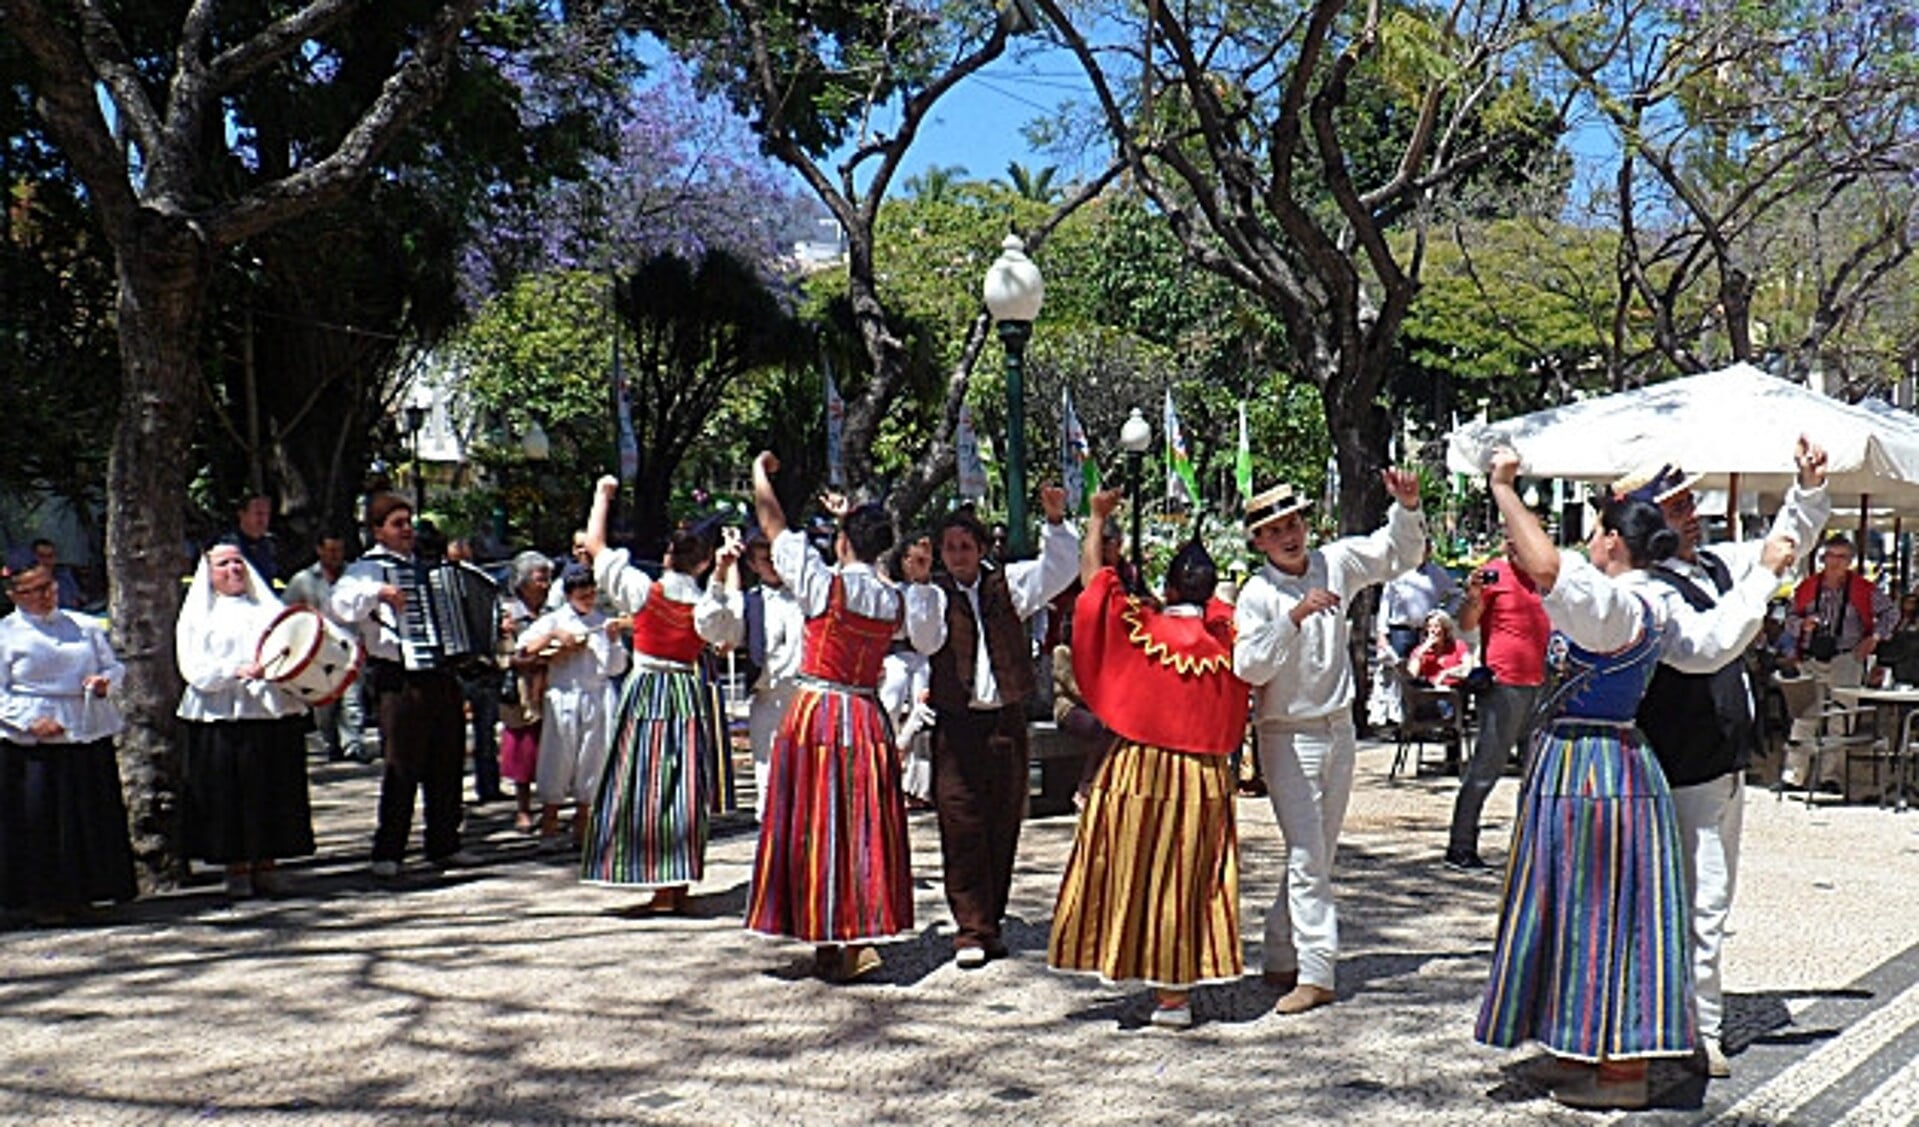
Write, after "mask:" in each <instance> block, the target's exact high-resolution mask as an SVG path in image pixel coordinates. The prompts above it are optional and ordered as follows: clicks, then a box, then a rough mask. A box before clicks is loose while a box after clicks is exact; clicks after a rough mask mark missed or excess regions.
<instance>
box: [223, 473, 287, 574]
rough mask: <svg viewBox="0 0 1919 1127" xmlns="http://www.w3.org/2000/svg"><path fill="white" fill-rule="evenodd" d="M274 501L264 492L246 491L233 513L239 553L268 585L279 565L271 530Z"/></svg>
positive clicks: (276, 572) (278, 569) (278, 572)
mask: <svg viewBox="0 0 1919 1127" xmlns="http://www.w3.org/2000/svg"><path fill="white" fill-rule="evenodd" d="M272 521H273V501H272V499H271V498H269V497H267V496H266V494H264V493H253V494H249V495H248V497H247V499H246V500H244V501H242V502H240V507H239V509H238V510H236V511H235V513H234V522H233V523H234V529H235V535H234V539H235V540H236V541H237V542H238V543H239V545H240V554H241V555H243V556H245V557H246V558H247V563H249V564H251V565H253V570H254V571H256V572H258V573H259V575H260V578H262V579H264V580H266V581H267V583H268V584H269V585H270V584H272V583H273V582H274V581H276V580H278V579H279V578H280V565H279V563H278V562H277V561H276V559H275V555H276V553H275V551H274V546H273V532H272V531H271V529H270V527H269V526H270V525H271V524H272Z"/></svg>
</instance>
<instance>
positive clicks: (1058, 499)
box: [1039, 482, 1066, 524]
mask: <svg viewBox="0 0 1919 1127" xmlns="http://www.w3.org/2000/svg"><path fill="white" fill-rule="evenodd" d="M1039 507H1040V509H1041V510H1042V511H1043V512H1045V514H1046V520H1047V523H1049V524H1058V523H1059V522H1060V521H1063V520H1065V519H1066V490H1064V489H1061V488H1060V487H1059V486H1057V485H1054V484H1053V483H1051V482H1047V483H1046V484H1045V485H1044V486H1042V487H1041V488H1040V491H1039Z"/></svg>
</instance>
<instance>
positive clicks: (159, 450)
mask: <svg viewBox="0 0 1919 1127" xmlns="http://www.w3.org/2000/svg"><path fill="white" fill-rule="evenodd" d="M207 270H208V258H207V255H206V252H205V250H204V248H203V247H202V246H201V245H200V244H199V241H198V240H197V239H196V238H195V237H194V235H193V234H192V233H191V232H190V231H189V230H188V229H187V227H186V226H185V225H184V224H179V223H169V222H168V221H166V220H163V219H160V218H158V217H156V216H154V215H153V214H152V213H151V212H148V213H147V214H146V215H145V216H144V217H143V220H142V230H141V231H140V233H139V234H138V236H137V237H136V238H135V240H134V242H133V245H130V246H125V247H122V248H120V250H119V255H118V271H119V289H120V292H119V305H118V311H119V340H120V363H121V370H122V376H123V378H122V390H121V399H120V417H119V421H118V423H117V424H116V427H115V431H114V440H113V451H112V455H111V457H110V458H109V460H108V465H107V579H108V584H109V587H110V589H111V594H112V601H111V603H110V604H109V614H110V616H111V619H112V624H113V640H114V648H115V650H116V652H118V654H119V655H120V659H121V661H123V662H125V663H126V668H127V673H126V682H125V685H124V686H123V687H122V689H121V691H120V693H119V698H120V700H119V703H120V708H121V711H122V712H123V713H124V714H125V716H126V720H127V728H126V731H125V732H124V733H123V734H122V735H121V737H120V743H119V758H120V774H121V779H122V780H123V782H124V785H125V788H126V798H127V814H128V820H129V824H130V828H131V831H132V838H133V852H134V857H135V860H136V863H137V865H138V867H139V876H140V884H141V887H142V888H143V889H144V890H146V891H153V890H156V889H161V888H168V887H171V886H173V885H174V884H175V883H176V882H177V881H178V879H179V878H180V876H181V875H182V873H183V871H184V869H183V865H182V862H181V858H180V856H179V801H178V799H179V781H180V769H179V763H180V760H179V750H178V748H179V744H178V739H177V725H176V722H175V720H174V715H173V713H174V709H175V707H176V706H177V705H178V704H179V700H180V673H179V668H178V665H177V663H176V662H175V660H174V652H173V627H174V620H175V618H176V617H177V616H178V613H179V607H180V596H181V591H180V576H181V574H182V568H183V567H186V566H188V565H189V560H188V559H187V556H186V553H185V551H184V549H183V543H184V539H185V527H184V522H183V520H182V512H183V509H184V507H185V502H186V493H187V478H188V472H189V469H190V465H191V460H190V459H189V458H187V457H185V456H184V452H185V451H187V450H188V449H189V448H190V447H191V445H192V441H193V419H194V406H195V403H196V390H197V388H198V371H197V361H196V359H195V354H194V345H195V342H196V341H197V340H198V338H199V327H200V314H201V305H202V301H203V298H204V295H205V282H206V277H207Z"/></svg>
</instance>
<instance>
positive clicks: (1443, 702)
mask: <svg viewBox="0 0 1919 1127" xmlns="http://www.w3.org/2000/svg"><path fill="white" fill-rule="evenodd" d="M1387 668H1389V669H1390V670H1391V671H1392V674H1391V675H1392V677H1393V680H1394V682H1395V683H1396V684H1397V685H1398V686H1399V701H1400V716H1399V729H1398V747H1397V748H1396V749H1395V750H1394V753H1393V765H1392V768H1391V769H1390V770H1388V771H1387V772H1386V777H1387V778H1389V779H1392V778H1397V777H1398V776H1399V772H1400V771H1401V770H1402V769H1404V768H1405V766H1406V756H1407V752H1408V751H1409V750H1410V751H1411V753H1412V760H1413V767H1412V771H1413V777H1414V778H1417V777H1418V776H1419V774H1420V773H1421V772H1422V771H1423V770H1424V769H1425V767H1426V761H1425V755H1424V753H1425V748H1426V745H1427V744H1428V743H1437V744H1438V745H1439V746H1440V748H1441V749H1442V750H1443V752H1444V755H1445V758H1444V759H1443V760H1441V762H1440V766H1444V765H1445V764H1448V763H1452V764H1457V763H1459V761H1460V755H1461V749H1463V748H1464V747H1465V746H1466V729H1467V726H1468V721H1467V710H1468V708H1469V707H1470V701H1471V698H1470V696H1469V695H1468V694H1467V693H1466V691H1465V690H1464V689H1462V688H1460V687H1459V686H1457V685H1454V686H1438V685H1432V684H1428V683H1427V682H1424V681H1421V680H1419V679H1418V678H1416V677H1414V676H1412V675H1411V674H1410V673H1408V672H1407V671H1406V667H1405V665H1404V664H1401V663H1397V662H1396V663H1394V664H1392V665H1390V666H1388V667H1387Z"/></svg>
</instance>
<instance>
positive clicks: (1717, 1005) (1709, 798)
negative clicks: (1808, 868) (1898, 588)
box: [1612, 436, 1832, 1076]
mask: <svg viewBox="0 0 1919 1127" xmlns="http://www.w3.org/2000/svg"><path fill="white" fill-rule="evenodd" d="M1794 461H1795V463H1796V464H1797V465H1798V470H1799V476H1798V481H1797V483H1796V484H1795V485H1794V486H1793V487H1792V488H1791V489H1789V490H1788V491H1787V492H1786V499H1785V503H1784V504H1783V505H1781V506H1780V509H1779V515H1778V516H1776V517H1774V518H1773V523H1772V535H1773V536H1786V537H1790V538H1791V539H1792V541H1793V543H1794V544H1795V545H1796V546H1797V553H1798V557H1799V560H1803V559H1804V558H1805V554H1806V552H1807V551H1809V550H1810V549H1811V547H1812V545H1813V543H1814V542H1815V541H1816V540H1817V539H1818V537H1819V530H1820V529H1821V528H1822V527H1824V526H1825V523H1826V518H1827V517H1829V516H1831V515H1832V500H1831V498H1829V497H1828V496H1827V494H1826V452H1825V451H1824V450H1821V449H1820V448H1819V447H1817V446H1814V445H1813V444H1812V443H1811V442H1809V441H1808V440H1807V439H1806V438H1805V437H1803V436H1802V437H1801V438H1800V439H1799V444H1798V448H1797V449H1796V450H1795V451H1794ZM1698 480H1699V479H1698V477H1696V476H1688V475H1687V474H1686V473H1685V471H1684V470H1682V469H1680V468H1679V466H1678V464H1677V463H1664V464H1661V465H1656V466H1648V467H1643V468H1641V469H1640V470H1637V471H1635V472H1633V473H1630V474H1628V475H1626V476H1625V477H1623V478H1620V479H1619V480H1618V481H1615V482H1613V484H1612V494H1613V496H1615V497H1638V498H1640V499H1642V500H1646V501H1651V502H1652V503H1653V504H1656V505H1658V506H1659V508H1660V510H1661V511H1662V512H1664V513H1665V515H1666V525H1667V527H1669V528H1671V529H1672V530H1673V531H1674V532H1676V533H1678V534H1679V551H1678V552H1677V553H1675V554H1674V555H1673V556H1672V557H1670V558H1668V559H1665V560H1661V561H1660V562H1659V563H1657V564H1655V565H1654V566H1653V567H1651V568H1649V569H1647V574H1648V575H1649V576H1650V577H1652V578H1653V579H1656V580H1659V581H1660V582H1661V583H1662V584H1663V585H1664V586H1665V588H1666V589H1667V591H1668V596H1667V598H1668V601H1669V602H1670V603H1672V605H1673V609H1674V611H1675V612H1677V611H1678V609H1679V605H1680V604H1682V603H1683V604H1684V605H1686V606H1689V607H1691V608H1692V609H1693V610H1695V611H1702V612H1703V611H1708V610H1711V609H1712V608H1713V607H1714V606H1716V605H1717V604H1718V602H1719V600H1720V598H1721V597H1722V596H1724V595H1725V593H1726V592H1727V591H1730V590H1732V589H1733V587H1734V586H1735V585H1738V584H1741V583H1743V582H1744V581H1745V580H1746V578H1747V577H1748V576H1750V575H1752V574H1753V572H1754V571H1756V570H1757V569H1759V568H1760V567H1761V566H1762V565H1761V563H1760V553H1761V551H1762V550H1763V549H1764V547H1765V543H1766V542H1765V541H1764V540H1748V541H1745V542H1743V543H1738V544H1715V545H1713V546H1711V547H1704V546H1702V545H1701V543H1700V540H1701V535H1700V527H1699V516H1698V514H1697V512H1696V511H1695V503H1694V497H1693V491H1692V487H1693V485H1694V483H1695V482H1697V481H1698ZM1797 563H1798V561H1795V566H1797ZM1737 625H1744V624H1743V623H1741V624H1737ZM1753 700H1754V693H1753V690H1752V685H1751V684H1750V683H1749V681H1748V679H1747V676H1746V665H1745V662H1744V660H1743V659H1741V658H1738V657H1735V658H1733V659H1732V660H1730V661H1728V662H1727V663H1726V664H1725V665H1724V666H1722V667H1721V668H1720V669H1718V670H1717V671H1715V672H1712V673H1681V672H1680V671H1679V670H1677V669H1675V668H1673V667H1672V666H1670V665H1661V666H1659V668H1658V671H1657V672H1655V673H1654V674H1653V679H1652V685H1651V687H1650V688H1648V690H1647V691H1646V695H1645V698H1644V699H1643V700H1642V701H1641V703H1640V706H1639V717H1638V719H1639V728H1640V730H1641V731H1642V732H1644V733H1645V735H1646V739H1647V741H1648V742H1650V743H1651V744H1652V749H1653V754H1654V755H1656V756H1657V757H1658V758H1659V766H1660V768H1661V769H1662V770H1663V771H1664V772H1665V774H1666V781H1667V782H1668V783H1670V784H1671V785H1672V804H1673V813H1674V814H1675V815H1676V816H1677V818H1678V821H1679V838H1680V842H1681V844H1682V846H1683V849H1684V853H1685V859H1686V877H1687V883H1688V886H1689V888H1690V890H1691V898H1692V966H1693V993H1694V999H1695V1003H1696V1006H1697V1010H1698V1019H1699V1045H1700V1050H1699V1054H1698V1056H1697V1058H1696V1060H1697V1061H1698V1063H1699V1065H1700V1066H1701V1067H1702V1068H1703V1069H1704V1070H1705V1072H1706V1073H1707V1074H1708V1075H1711V1076H1730V1075H1731V1074H1732V1069H1731V1066H1730V1065H1728V1063H1727V1061H1726V1055H1725V1050H1724V1048H1723V1047H1722V1043H1721V1032H1720V1031H1721V1028H1722V1024H1723V1022H1722V1017H1723V1013H1724V1007H1723V1003H1722V998H1721V989H1720V978H1719V956H1720V948H1721V946H1722V944H1723V943H1724V941H1725V937H1726V916H1727V914H1728V912H1730V911H1731V909H1732V895H1733V885H1734V878H1735V877H1736V875H1737V873H1738V868H1739V836H1740V829H1741V826H1742V824H1743V821H1744V809H1745V784H1746V767H1747V766H1748V765H1749V764H1750V763H1751V761H1752V752H1753V749H1754V747H1755V746H1756V745H1757V743H1758V732H1757V730H1756V729H1755V727H1754V723H1753Z"/></svg>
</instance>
